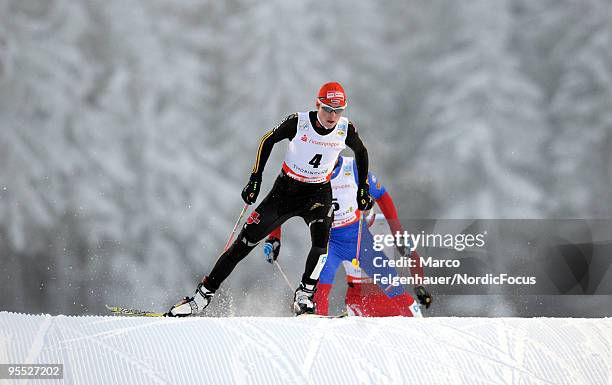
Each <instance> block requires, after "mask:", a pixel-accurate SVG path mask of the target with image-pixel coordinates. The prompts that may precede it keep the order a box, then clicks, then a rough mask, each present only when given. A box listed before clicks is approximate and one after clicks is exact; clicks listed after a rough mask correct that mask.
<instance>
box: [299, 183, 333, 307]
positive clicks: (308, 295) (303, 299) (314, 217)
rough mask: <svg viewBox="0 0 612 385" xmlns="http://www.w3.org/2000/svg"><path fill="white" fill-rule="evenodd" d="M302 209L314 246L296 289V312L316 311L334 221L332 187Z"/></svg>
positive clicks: (327, 187) (327, 188)
mask: <svg viewBox="0 0 612 385" xmlns="http://www.w3.org/2000/svg"><path fill="white" fill-rule="evenodd" d="M306 206H307V207H308V208H307V209H306V210H304V211H302V214H301V216H302V218H304V221H305V222H306V223H307V224H308V227H309V228H310V239H311V242H312V246H311V248H310V251H309V252H308V257H307V258H306V268H305V269H304V274H303V275H302V282H301V283H300V286H299V287H298V288H297V290H296V291H295V296H294V301H293V309H294V311H295V313H296V314H298V315H299V314H302V313H314V312H315V304H314V302H313V297H314V293H315V290H316V285H317V281H318V280H319V275H320V274H321V271H322V270H323V266H325V261H326V260H327V242H328V241H329V231H330V229H331V224H332V221H333V215H334V208H333V206H332V204H331V187H329V185H328V186H326V187H325V190H323V191H321V192H320V193H319V194H318V195H317V196H316V197H315V199H314V200H313V201H312V202H309V203H308V204H307V205H306Z"/></svg>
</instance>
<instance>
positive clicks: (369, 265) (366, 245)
mask: <svg viewBox="0 0 612 385" xmlns="http://www.w3.org/2000/svg"><path fill="white" fill-rule="evenodd" d="M373 245H374V240H373V238H372V233H370V231H369V230H368V229H364V230H363V232H362V233H361V251H360V253H361V254H360V255H361V256H360V258H359V260H360V266H361V268H362V269H363V270H364V271H365V272H366V274H367V275H368V276H370V277H371V278H374V274H380V275H381V276H383V277H388V276H391V277H396V276H397V275H398V274H397V270H395V268H393V267H390V266H389V265H388V263H387V262H388V260H389V258H387V255H386V254H385V253H383V252H382V251H376V250H374V246H373ZM374 259H376V265H375V264H374ZM376 285H377V286H378V287H379V288H380V289H381V290H382V292H383V293H384V294H385V295H386V296H387V298H388V299H389V300H390V301H391V303H389V305H391V304H392V305H393V307H394V308H395V309H396V310H395V311H396V312H397V313H395V312H392V313H393V314H385V312H384V309H381V310H383V311H382V312H378V309H376V307H377V306H388V305H387V304H386V301H385V299H384V297H382V298H380V301H378V302H380V305H376V303H377V301H376V298H377V296H376V295H373V296H372V298H371V299H372V301H369V302H370V305H369V307H372V309H371V310H372V315H375V316H384V315H401V316H405V317H414V316H420V312H418V305H416V304H415V302H414V298H413V297H412V296H411V295H410V294H408V293H406V292H405V291H404V288H403V286H402V285H397V286H393V285H386V284H382V283H381V282H380V281H379V282H377V283H376ZM415 306H416V308H415ZM389 310H391V309H389Z"/></svg>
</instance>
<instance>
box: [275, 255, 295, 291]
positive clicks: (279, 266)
mask: <svg viewBox="0 0 612 385" xmlns="http://www.w3.org/2000/svg"><path fill="white" fill-rule="evenodd" d="M274 264H275V265H276V267H278V271H280V273H281V275H282V276H283V278H284V279H285V282H287V286H289V290H291V291H293V286H292V285H291V282H290V281H289V278H287V274H285V272H284V271H283V268H282V267H281V265H280V263H278V261H274Z"/></svg>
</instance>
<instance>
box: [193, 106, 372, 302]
mask: <svg viewBox="0 0 612 385" xmlns="http://www.w3.org/2000/svg"><path fill="white" fill-rule="evenodd" d="M309 117H310V122H311V124H312V127H313V128H314V130H315V131H316V132H317V133H318V134H319V135H327V134H329V133H331V132H332V131H333V129H326V128H325V127H323V126H322V125H321V124H320V123H319V121H318V119H317V112H316V111H311V112H310V113H309ZM297 123H298V117H297V114H292V115H289V116H288V117H287V118H286V119H285V120H284V121H283V122H282V123H281V124H280V125H279V126H278V127H276V128H275V129H273V130H271V131H269V132H268V133H266V134H265V135H264V136H263V138H262V139H261V141H260V143H259V149H258V151H257V157H256V160H255V165H254V166H253V171H252V173H253V174H255V175H256V176H258V177H259V178H261V174H262V173H263V168H264V166H265V164H266V161H267V160H268V158H269V156H270V153H271V151H272V147H273V146H274V144H275V143H277V142H279V141H281V140H283V139H289V140H293V138H294V137H295V136H296V134H297ZM345 143H346V145H347V146H348V147H350V148H351V149H352V150H353V152H354V153H355V159H356V163H357V170H358V175H359V179H360V180H359V185H365V183H366V178H367V175H368V152H367V150H366V148H365V146H364V145H363V142H362V141H361V139H360V138H359V135H358V134H357V130H356V129H355V126H354V125H353V124H352V123H351V122H349V126H348V131H347V135H346V141H345ZM362 179H363V180H362ZM294 216H299V217H302V218H303V219H304V221H305V222H306V224H307V225H308V226H309V228H310V238H311V241H312V246H311V249H310V252H309V253H308V257H307V259H306V268H305V270H304V274H303V276H302V284H304V285H305V286H306V287H307V288H310V289H313V288H314V286H315V285H316V284H317V281H318V278H319V277H318V274H315V276H316V277H315V276H313V271H314V270H315V268H316V267H317V264H318V263H319V257H320V256H321V255H323V254H327V242H328V240H329V231H330V228H331V224H332V222H333V205H332V190H331V184H330V182H324V183H304V182H300V181H297V180H295V179H293V178H291V177H290V176H288V175H287V174H285V172H284V171H282V170H281V173H280V175H279V176H278V178H277V179H276V181H275V183H274V186H273V187H272V190H270V192H269V193H268V195H267V196H266V197H265V198H264V200H263V201H262V202H261V203H260V204H259V206H257V208H256V209H255V210H254V211H253V212H252V213H251V215H250V216H249V218H248V220H247V223H245V225H244V226H243V228H242V230H241V231H240V234H239V235H238V237H237V238H236V240H235V241H234V243H233V244H232V245H231V246H230V247H229V248H228V249H227V250H226V251H225V252H224V253H223V254H222V255H221V256H220V257H219V259H218V260H217V263H216V264H215V266H214V267H213V269H212V271H211V272H210V274H209V275H208V277H207V279H205V281H204V285H205V286H206V288H207V289H209V290H212V291H216V290H217V289H218V288H219V286H220V285H221V283H222V282H223V281H224V280H225V279H226V278H227V277H228V276H229V275H230V273H231V272H232V270H234V267H236V265H237V264H238V262H240V261H241V260H242V259H243V258H244V257H246V256H247V254H249V252H250V251H251V250H252V249H253V248H254V247H255V246H256V245H257V244H258V243H259V242H260V241H261V240H262V239H263V238H264V237H266V236H267V235H268V234H269V233H270V232H271V231H272V230H274V229H275V228H277V227H278V226H280V225H282V224H283V223H284V222H285V221H286V220H287V219H289V218H291V217H294Z"/></svg>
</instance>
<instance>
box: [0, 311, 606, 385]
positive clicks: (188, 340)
mask: <svg viewBox="0 0 612 385" xmlns="http://www.w3.org/2000/svg"><path fill="white" fill-rule="evenodd" d="M611 346H612V319H610V318H607V319H559V318H556V319H555V318H531V319H525V318H497V319H495V318H428V319H408V318H399V317H398V318H358V317H349V318H345V319H320V318H306V319H304V318H263V317H242V318H207V317H194V318H187V319H168V318H145V317H94V316H87V317H70V316H50V315H27V314H15V313H7V312H0V362H2V363H62V364H64V380H29V381H27V382H26V380H22V381H20V382H19V383H20V384H26V383H27V384H36V385H38V384H45V385H50V384H53V385H55V384H104V385H108V384H122V385H123V384H137V385H138V384H142V385H145V384H211V385H212V384H214V385H219V384H236V385H254V384H265V385H271V384H283V385H289V384H300V385H301V384H308V385H319V384H322V385H325V384H329V385H339V384H351V385H353V384H376V385H380V384H385V385H387V384H389V385H391V384H393V385H396V384H397V385H400V384H428V385H430V384H469V385H474V384H483V385H485V384H487V385H492V384H495V385H498V384H512V385H515V384H516V385H518V384H521V385H523V384H538V385H540V384H541V385H545V384H554V385H565V384H576V385H589V384H595V385H605V384H612V348H611ZM4 384H11V385H12V383H11V382H10V381H9V380H0V385H4Z"/></svg>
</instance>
